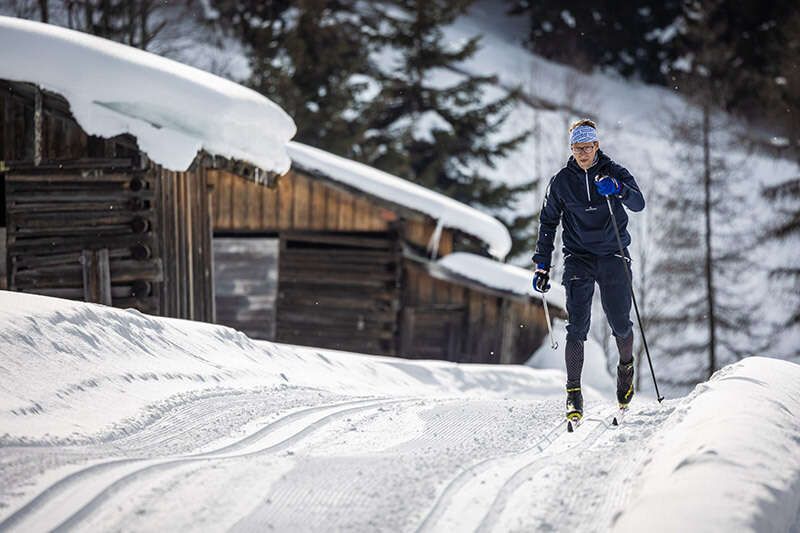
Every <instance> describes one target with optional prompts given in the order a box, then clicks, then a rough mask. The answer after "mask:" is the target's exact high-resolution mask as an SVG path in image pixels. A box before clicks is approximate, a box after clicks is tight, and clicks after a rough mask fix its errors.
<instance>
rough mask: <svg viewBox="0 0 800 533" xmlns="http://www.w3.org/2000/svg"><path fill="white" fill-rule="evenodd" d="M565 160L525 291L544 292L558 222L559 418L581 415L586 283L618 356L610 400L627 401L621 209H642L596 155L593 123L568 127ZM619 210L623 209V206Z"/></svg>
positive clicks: (628, 336)
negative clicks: (563, 317) (562, 304)
mask: <svg viewBox="0 0 800 533" xmlns="http://www.w3.org/2000/svg"><path fill="white" fill-rule="evenodd" d="M569 145H570V149H571V151H572V154H573V155H572V156H571V157H570V158H569V160H568V161H567V166H565V167H564V168H562V169H561V170H560V171H559V172H558V173H557V174H556V175H555V176H553V177H552V178H551V179H550V183H549V185H548V186H547V192H546V194H545V198H544V205H543V206H542V211H541V215H540V216H539V239H538V241H537V243H536V252H535V254H534V256H533V262H534V263H535V264H536V271H535V273H534V277H533V287H534V289H535V290H536V291H538V292H541V293H544V292H547V290H548V289H549V288H550V261H551V255H552V253H553V240H554V238H555V234H556V227H557V226H558V224H559V222H562V223H563V224H562V225H563V241H564V248H563V250H564V274H563V276H562V278H561V280H562V284H563V285H564V288H565V289H566V292H567V314H568V317H569V322H568V324H567V342H566V346H565V354H564V359H565V362H566V367H567V419H569V420H575V421H580V419H581V418H582V417H583V394H582V393H581V371H582V369H583V343H584V341H586V334H587V333H588V332H589V319H590V316H591V307H592V295H593V294H594V285H595V283H597V284H598V285H599V286H600V297H601V301H602V303H603V311H605V314H606V318H607V319H608V322H609V324H610V325H611V330H612V332H613V333H614V337H615V340H616V343H617V348H618V350H619V364H618V365H617V401H618V402H619V406H620V409H624V408H627V406H628V404H629V403H630V401H631V399H632V398H633V323H632V322H631V320H630V310H631V292H630V288H629V287H628V278H627V276H626V275H625V272H624V270H623V268H628V269H629V272H630V261H631V259H630V254H629V253H628V250H627V246H629V245H630V243H631V236H630V234H629V233H628V231H627V229H626V228H627V225H628V215H627V213H626V212H625V208H624V207H627V208H628V209H630V210H631V211H641V210H642V209H644V196H642V193H641V191H640V190H639V187H638V185H636V181H635V180H634V179H633V176H632V175H631V174H630V172H628V171H627V170H626V169H625V168H624V167H622V166H620V165H618V164H617V163H615V162H614V161H612V160H611V159H610V158H609V157H608V156H607V155H605V154H604V153H603V152H602V151H601V150H600V141H599V138H598V136H597V126H596V124H595V123H594V122H593V121H591V120H588V119H583V120H579V121H577V122H575V123H574V124H572V126H571V127H570V129H569ZM606 197H608V198H610V200H611V205H612V209H613V210H614V215H615V216H616V219H617V223H618V226H619V233H620V238H621V239H622V244H623V246H625V250H624V254H623V255H620V251H619V250H620V248H619V245H618V243H617V237H616V235H615V231H614V227H613V224H612V221H611V217H610V213H609V211H608V203H607V201H606ZM623 206H624V207H623Z"/></svg>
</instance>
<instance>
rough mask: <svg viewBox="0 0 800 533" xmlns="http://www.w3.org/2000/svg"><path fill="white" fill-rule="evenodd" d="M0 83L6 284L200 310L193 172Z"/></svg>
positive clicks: (202, 241)
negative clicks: (171, 168) (160, 162)
mask: <svg viewBox="0 0 800 533" xmlns="http://www.w3.org/2000/svg"><path fill="white" fill-rule="evenodd" d="M0 88H2V89H3V90H2V91H0V117H2V127H0V132H1V133H0V156H1V157H2V160H0V177H1V178H2V179H0V185H4V188H3V192H4V202H3V204H4V211H5V222H6V224H5V225H6V228H5V229H6V230H7V235H6V241H7V243H6V250H5V253H4V254H3V257H2V259H3V261H4V262H5V264H6V265H7V272H6V276H5V280H6V281H7V283H8V288H10V289H11V290H20V291H27V292H35V293H38V294H47V295H53V296H60V297H66V298H73V299H81V300H87V301H96V302H100V303H105V304H111V305H115V306H118V307H133V308H136V309H139V310H141V311H143V312H148V313H155V314H162V315H166V316H174V317H180V318H190V319H198V320H212V319H213V311H214V307H213V288H212V286H211V281H210V279H211V278H210V273H211V252H210V231H211V219H210V214H209V212H208V210H209V197H208V189H207V182H206V181H205V170H204V169H202V168H200V169H199V170H197V171H194V172H191V173H176V172H168V171H165V170H163V169H162V168H161V167H159V166H157V165H153V164H150V163H148V162H147V161H146V158H142V156H141V153H140V152H139V149H138V146H137V144H136V140H135V139H134V138H133V137H131V136H130V135H120V136H117V137H114V138H111V139H105V138H100V137H95V136H91V135H88V134H86V132H84V131H83V129H82V128H81V127H80V126H79V125H78V124H77V122H76V121H75V119H74V118H73V117H72V115H71V113H70V110H69V104H68V103H67V101H66V100H65V99H64V98H62V97H61V96H59V95H57V94H53V93H49V92H47V91H41V90H39V89H38V88H37V87H36V86H35V85H32V84H27V83H17V82H10V81H5V80H0ZM2 251H3V250H2V247H0V252H2ZM165 265H166V266H165Z"/></svg>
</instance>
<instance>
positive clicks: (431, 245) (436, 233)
mask: <svg viewBox="0 0 800 533" xmlns="http://www.w3.org/2000/svg"><path fill="white" fill-rule="evenodd" d="M443 226H444V216H440V217H439V220H438V221H437V222H436V229H434V230H433V234H432V235H431V240H430V241H428V253H429V254H430V256H431V259H436V256H437V255H439V240H440V239H441V238H442V227H443Z"/></svg>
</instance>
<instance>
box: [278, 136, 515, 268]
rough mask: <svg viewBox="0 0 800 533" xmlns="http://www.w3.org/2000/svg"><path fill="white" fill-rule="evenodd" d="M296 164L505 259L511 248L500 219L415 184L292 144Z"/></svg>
mask: <svg viewBox="0 0 800 533" xmlns="http://www.w3.org/2000/svg"><path fill="white" fill-rule="evenodd" d="M287 149H288V152H289V156H290V157H291V159H292V162H293V164H295V165H296V166H298V167H299V168H300V169H303V170H307V171H311V172H319V173H321V174H323V175H324V176H326V177H328V178H330V179H332V180H334V181H338V182H340V183H343V184H345V185H347V186H349V187H353V188H355V189H358V190H360V191H363V192H365V193H367V194H371V195H374V196H377V197H378V198H382V199H383V200H386V201H388V202H392V203H394V204H397V205H401V206H404V207H408V208H410V209H413V210H414V211H418V212H420V213H424V214H426V215H428V216H430V217H432V218H433V219H435V220H437V221H438V222H439V223H440V224H442V225H444V226H446V227H449V228H454V229H457V230H460V231H463V232H464V233H467V234H469V235H473V236H475V237H478V238H479V239H481V240H482V241H483V242H485V243H486V244H488V245H489V253H491V254H492V255H493V256H495V257H497V258H498V259H503V258H504V257H505V256H506V254H508V251H509V250H510V249H511V236H510V235H509V233H508V230H507V229H506V227H505V226H504V225H503V224H502V223H501V222H500V221H498V220H497V219H495V218H493V217H491V216H489V215H487V214H485V213H482V212H481V211H478V210H477V209H474V208H472V207H469V206H468V205H465V204H462V203H461V202H457V201H455V200H453V199H452V198H448V197H447V196H444V195H443V194H439V193H437V192H434V191H432V190H430V189H426V188H425V187H421V186H419V185H417V184H415V183H411V182H410V181H407V180H404V179H402V178H398V177H397V176H393V175H391V174H388V173H386V172H383V171H381V170H378V169H376V168H373V167H370V166H367V165H364V164H362V163H358V162H355V161H351V160H349V159H345V158H343V157H339V156H337V155H333V154H331V153H329V152H325V151H324V150H320V149H318V148H314V147H311V146H308V145H304V144H301V143H298V142H290V143H289V144H288V145H287Z"/></svg>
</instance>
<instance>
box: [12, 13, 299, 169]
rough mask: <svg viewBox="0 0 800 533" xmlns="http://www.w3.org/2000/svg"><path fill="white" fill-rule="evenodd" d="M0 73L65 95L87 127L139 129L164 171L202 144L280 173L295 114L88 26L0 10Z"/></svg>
mask: <svg viewBox="0 0 800 533" xmlns="http://www.w3.org/2000/svg"><path fill="white" fill-rule="evenodd" d="M0 49H2V50H3V60H2V61H1V62H0V78H3V79H8V80H13V81H24V82H30V83H35V84H37V85H39V86H40V87H42V88H44V89H47V90H50V91H53V92H56V93H58V94H60V95H62V96H64V98H66V99H67V101H69V104H70V107H71V109H72V113H73V115H74V116H75V119H76V120H77V121H78V123H79V124H80V125H81V127H82V128H83V129H84V130H85V131H86V132H87V133H89V134H92V135H99V136H102V137H112V136H114V135H119V134H121V133H131V134H133V135H135V136H136V138H137V140H138V142H139V147H140V148H141V149H142V150H143V151H144V152H145V153H147V155H148V156H149V157H150V158H151V159H152V160H153V161H155V162H157V163H159V164H161V165H163V166H164V167H166V168H168V169H170V170H176V171H184V170H186V169H187V168H188V167H189V165H190V164H191V163H192V161H193V160H194V158H195V156H196V155H197V152H198V150H201V149H205V150H206V151H208V152H209V153H211V154H214V155H220V156H224V157H229V158H233V159H240V160H244V161H247V162H249V163H252V164H254V165H256V166H258V167H259V168H261V169H264V170H267V171H273V172H276V173H278V174H283V173H285V172H286V171H287V170H288V169H289V165H290V161H289V156H288V155H287V154H286V149H285V144H286V142H287V141H288V140H289V139H291V138H292V136H293V135H294V134H295V125H294V122H293V121H292V119H291V118H290V117H289V116H288V115H287V114H286V113H285V112H284V111H283V110H282V109H281V108H280V107H278V106H277V105H275V104H274V103H273V102H271V101H270V100H268V99H267V98H265V97H263V96H261V95H260V94H258V93H257V92H255V91H252V90H250V89H247V88H245V87H242V86H241V85H238V84H236V83H233V82H231V81H228V80H225V79H222V78H220V77H217V76H214V75H213V74H209V73H208V72H204V71H202V70H198V69H196V68H194V67H190V66H187V65H183V64H181V63H178V62H176V61H172V60H170V59H166V58H163V57H160V56H157V55H155V54H151V53H148V52H144V51H142V50H138V49H136V48H131V47H129V46H125V45H122V44H118V43H115V42H112V41H109V40H106V39H101V38H99V37H94V36H92V35H88V34H85V33H80V32H77V31H72V30H68V29H65V28H60V27H57V26H51V25H48V24H41V23H38V22H31V21H27V20H21V19H16V18H10V17H0Z"/></svg>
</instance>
